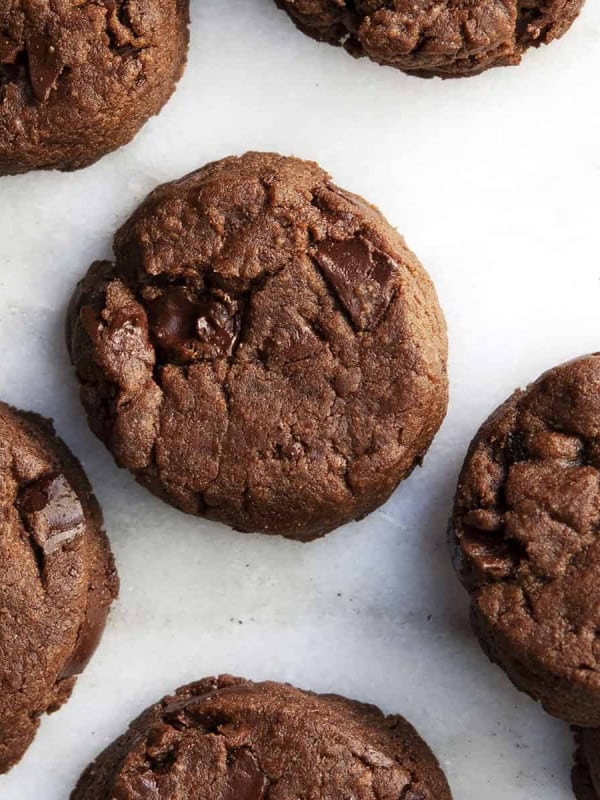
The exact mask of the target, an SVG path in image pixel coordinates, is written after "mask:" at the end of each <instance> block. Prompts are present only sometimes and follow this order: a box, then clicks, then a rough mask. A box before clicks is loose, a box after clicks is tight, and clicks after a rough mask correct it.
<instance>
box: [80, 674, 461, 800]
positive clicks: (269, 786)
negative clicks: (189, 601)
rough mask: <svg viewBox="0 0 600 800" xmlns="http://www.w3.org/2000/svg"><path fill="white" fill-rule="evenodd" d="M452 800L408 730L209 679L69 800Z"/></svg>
mask: <svg viewBox="0 0 600 800" xmlns="http://www.w3.org/2000/svg"><path fill="white" fill-rule="evenodd" d="M192 796H193V797H202V798H211V800H213V798H214V800H265V798H267V797H271V798H273V800H292V798H294V799H295V798H308V797H318V798H320V800H346V799H347V798H351V797H352V798H360V800H398V798H399V797H402V798H406V800H450V798H451V795H450V790H449V788H448V784H447V782H446V779H445V777H444V774H443V772H442V771H441V769H440V767H439V765H438V763H437V761H436V759H435V756H434V755H433V753H432V752H431V751H430V749H429V748H428V747H427V745H426V744H425V742H424V741H423V740H422V739H421V738H420V737H419V735H418V734H417V732H416V731H415V730H414V728H413V727H412V726H411V725H409V723H408V722H406V720H404V719H402V717H398V716H393V717H392V716H390V717H385V716H384V715H383V714H382V713H381V711H379V709H377V708H375V707H374V706H367V705H363V704H362V703H357V702H355V701H352V700H346V699H345V698H343V697H338V696H335V695H316V694H311V693H309V692H303V691H300V690H299V689H294V688H293V687H292V686H286V685H283V684H279V683H251V682H250V681H245V680H242V679H240V678H232V677H230V676H221V677H219V678H206V679H205V680H203V681H199V682H198V683H193V684H191V685H190V686H185V687H184V688H182V689H179V691H177V692H176V693H175V695H174V696H172V697H166V698H165V699H163V700H162V701H161V702H160V703H157V704H156V705H154V706H152V707H151V708H149V709H148V710H147V711H146V712H145V713H144V714H142V716H141V717H139V718H138V719H137V720H136V721H135V722H133V723H132V724H131V726H130V728H129V731H128V732H127V733H126V734H124V735H123V736H122V737H121V738H120V739H117V741H116V742H115V743H114V744H112V745H111V746H110V747H109V748H108V749H107V750H105V751H104V753H102V755H100V756H99V758H98V759H97V760H96V761H95V762H93V763H92V764H91V765H90V766H89V767H88V769H87V770H86V772H84V774H83V776H82V777H81V779H80V781H79V784H78V786H77V788H76V789H75V791H74V792H73V794H72V795H71V800H111V798H113V797H114V798H116V797H119V798H120V797H123V798H125V797H127V798H129V797H131V798H133V797H135V798H137V799H139V800H143V798H148V800H150V798H152V800H167V799H169V800H170V799H171V798H175V797H177V798H179V797H181V798H184V797H185V798H188V797H189V798H191V797H192Z"/></svg>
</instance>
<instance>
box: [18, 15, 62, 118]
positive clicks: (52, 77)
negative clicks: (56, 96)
mask: <svg viewBox="0 0 600 800" xmlns="http://www.w3.org/2000/svg"><path fill="white" fill-rule="evenodd" d="M27 53H28V56H29V78H30V80H31V85H32V87H33V93H34V94H35V96H36V99H37V100H39V101H40V102H41V103H42V102H45V101H46V100H47V99H48V97H49V96H50V92H51V91H52V89H53V88H54V87H55V86H56V81H57V79H58V77H59V75H60V74H61V72H62V71H63V69H64V67H65V64H64V62H63V60H62V59H61V57H60V54H59V52H58V49H57V47H56V46H55V45H53V44H50V43H49V42H48V39H47V38H46V37H45V36H43V35H42V34H41V33H39V32H38V31H36V30H32V31H31V33H30V34H29V36H28V37H27Z"/></svg>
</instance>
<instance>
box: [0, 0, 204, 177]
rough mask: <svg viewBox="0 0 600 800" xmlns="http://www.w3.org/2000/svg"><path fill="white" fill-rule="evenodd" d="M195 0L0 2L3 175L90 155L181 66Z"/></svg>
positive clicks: (105, 146)
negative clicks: (192, 2) (191, 0)
mask: <svg viewBox="0 0 600 800" xmlns="http://www.w3.org/2000/svg"><path fill="white" fill-rule="evenodd" d="M188 2H189V0H97V2H74V0H52V1H51V0H19V1H18V2H17V1H16V0H4V2H2V3H0V175H12V174H15V173H19V172H27V171H29V170H35V169H62V170H73V169H78V168H80V167H84V166H87V165H88V164H92V163H93V162H94V161H96V160H97V159H99V158H100V157H101V156H103V155H105V154H106V153H108V152H110V151H111V150H115V149H116V148H117V147H120V146H121V145H123V144H125V143H127V142H129V141H130V139H132V138H133V137H134V135H135V134H136V133H137V132H138V130H139V129H140V128H141V127H142V125H143V124H144V123H145V122H146V120H147V119H148V118H149V117H151V116H152V115H153V114H157V113H158V112H159V111H160V109H161V108H162V107H163V105H164V104H165V103H166V101H167V100H168V99H169V97H170V96H171V93H172V92H173V90H174V88H175V83H176V82H177V80H178V79H179V77H180V76H181V73H182V71H183V67H184V64H185V60H186V54H187V44H188V13H189V12H188Z"/></svg>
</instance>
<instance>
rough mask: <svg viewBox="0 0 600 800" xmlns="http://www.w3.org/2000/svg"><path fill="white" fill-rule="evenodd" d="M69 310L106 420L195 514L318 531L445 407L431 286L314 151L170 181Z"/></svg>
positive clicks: (421, 438)
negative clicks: (308, 156) (309, 157)
mask: <svg viewBox="0 0 600 800" xmlns="http://www.w3.org/2000/svg"><path fill="white" fill-rule="evenodd" d="M115 256H116V259H115V262H114V263H104V262H102V263H97V264H94V265H93V266H92V267H91V269H90V271H89V272H88V274H87V277H86V278H85V279H84V281H83V282H82V283H81V284H80V286H79V288H78V291H77V293H76V295H75V297H74V300H73V303H72V308H71V311H70V315H69V321H68V341H69V349H70V352H71V358H72V360H73V363H74V364H75V366H76V368H77V374H78V376H79V379H80V381H81V383H82V399H83V403H84V405H85V407H86V409H87V412H88V417H89V421H90V425H91V427H92V429H93V430H94V432H95V433H96V434H97V435H98V436H99V437H100V438H101V439H102V440H103V441H104V442H105V443H106V444H107V446H108V447H109V449H110V450H111V451H112V453H113V455H114V456H115V459H116V460H117V463H118V464H120V465H121V466H124V467H127V468H128V469H130V470H131V471H132V472H133V473H134V474H135V476H136V477H137V479H138V480H139V481H140V482H141V483H143V484H144V485H145V486H147V487H148V488H149V489H150V490H151V491H152V492H154V493H155V494H157V495H159V496H161V497H163V498H164V499H165V500H167V501H168V502H169V503H172V504H173V505H175V506H177V507H178V508H181V509H182V510H184V511H186V512H189V513H191V514H198V515H201V516H205V517H208V518H210V519H214V520H218V521H221V522H225V523H227V524H229V525H231V526H233V527H234V528H237V529H238V530H241V531H263V532H265V533H273V534H281V535H283V536H287V537H289V538H292V539H299V540H309V539H313V538H316V537H318V536H321V535H323V534H325V533H327V532H328V531H330V530H332V529H333V528H336V527H337V526H338V525H341V524H342V523H345V522H348V521H350V520H353V519H356V518H359V517H362V516H364V515H365V514H367V513H368V512H370V511H372V510H373V509H374V508H376V507H377V506H379V505H380V504H381V503H383V502H384V501H385V500H386V499H387V498H388V497H389V495H390V493H391V492H392V491H393V490H394V488H395V487H396V485H397V484H398V482H399V481H400V480H402V478H404V477H406V476H407V475H408V473H409V472H410V471H411V470H412V469H413V467H414V466H415V464H418V463H420V462H421V460H422V458H423V455H424V453H425V451H426V450H427V448H428V446H429V444H430V442H431V440H432V438H433V436H434V434H435V432H436V431H437V429H438V427H439V425H440V424H441V422H442V419H443V417H444V414H445V411H446V405H447V376H446V350H447V347H446V329H445V324H444V320H443V317H442V313H441V311H440V309H439V306H438V303H437V299H436V295H435V291H434V288H433V286H432V284H431V281H430V280H429V278H428V276H427V274H426V273H425V271H424V270H423V268H422V267H421V265H420V264H419V262H418V261H417V259H416V258H415V257H414V256H413V255H412V253H411V252H410V251H409V250H408V249H407V248H406V246H405V244H404V241H403V239H402V238H401V237H400V236H399V235H398V234H397V233H396V231H395V230H394V229H393V228H392V227H391V226H390V225H389V224H388V223H387V222H386V221H385V220H384V218H383V217H382V216H381V214H380V213H379V212H378V211H377V209H375V208H374V207H373V206H370V205H369V204H367V203H366V202H365V201H364V200H362V199H361V198H360V197H357V196H356V195H353V194H350V193H348V192H344V191H342V190H341V189H338V188H337V187H336V186H334V185H333V184H332V183H331V182H330V180H329V177H328V176H327V175H326V174H325V172H323V170H321V169H320V168H319V167H318V166H317V165H316V164H312V163H308V162H304V161H299V160H297V159H294V158H283V157H282V156H278V155H273V154H265V153H249V154H247V155H245V156H243V157H242V158H228V159H225V160H223V161H220V162H218V163H215V164H210V165H208V166H207V167H205V168H204V169H201V170H199V171H198V172H195V173H193V174H192V175H189V176H188V177H186V178H183V179H182V180H179V181H176V182H174V183H171V184H168V185H165V186H161V187H160V188H158V189H157V190H156V191H155V192H153V193H152V194H151V195H150V197H149V198H148V199H147V200H146V201H145V202H144V203H143V204H142V206H141V207H140V209H139V210H138V211H137V212H136V213H135V214H134V215H133V217H132V218H131V219H130V220H129V221H128V222H127V223H126V224H125V225H124V226H123V228H122V229H121V230H120V231H119V232H118V233H117V235H116V238H115Z"/></svg>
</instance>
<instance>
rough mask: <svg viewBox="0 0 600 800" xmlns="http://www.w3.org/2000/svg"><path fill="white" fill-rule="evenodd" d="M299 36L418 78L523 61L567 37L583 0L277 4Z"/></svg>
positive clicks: (291, 0) (301, 0) (309, 0)
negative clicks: (537, 49) (541, 47)
mask: <svg viewBox="0 0 600 800" xmlns="http://www.w3.org/2000/svg"><path fill="white" fill-rule="evenodd" d="M275 2H276V3H277V5H278V6H279V7H280V8H282V9H284V10H285V11H287V13H288V14H289V15H290V17H291V18H292V19H293V20H294V22H295V23H296V25H297V27H298V28H300V30H301V31H303V32H304V33H306V34H308V35H309V36H312V37H313V38H314V39H317V40H319V41H321V42H328V43H329V44H335V45H341V46H343V47H345V48H346V50H347V51H348V52H349V53H351V54H352V55H353V56H368V57H369V58H370V59H372V60H373V61H376V62H377V63H379V64H384V65H387V66H390V67H396V68H398V69H401V70H403V71H404V72H408V73H410V74H413V75H420V76H422V77H431V76H434V75H438V76H440V77H442V78H459V77H465V76H468V75H476V74H478V73H480V72H483V71H484V70H486V69H489V68H490V67H499V66H509V65H514V64H518V63H519V62H520V61H521V57H522V56H523V53H524V52H525V51H526V50H527V49H528V48H530V47H537V46H539V45H541V44H548V43H549V42H551V41H553V40H554V39H557V38H558V37H559V36H562V35H563V33H565V32H566V31H567V30H568V29H569V28H570V26H571V25H572V23H573V22H574V20H575V18H576V17H577V15H578V14H579V12H580V10H581V8H582V7H583V4H584V0H478V1H477V2H473V0H452V2H450V0H442V1H441V2H432V0H414V1H413V0H410V1H409V0H391V1H390V0H275Z"/></svg>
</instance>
